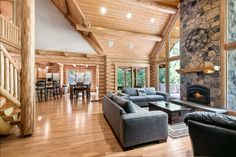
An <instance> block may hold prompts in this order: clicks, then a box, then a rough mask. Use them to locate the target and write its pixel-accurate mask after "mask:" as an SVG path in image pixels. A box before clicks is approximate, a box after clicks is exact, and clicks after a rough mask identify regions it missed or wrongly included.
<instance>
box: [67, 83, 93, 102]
mask: <svg viewBox="0 0 236 157" xmlns="http://www.w3.org/2000/svg"><path fill="white" fill-rule="evenodd" d="M77 86H78V84H77V83H70V98H71V99H73V97H74V95H75V94H76V92H75V88H76V87H77ZM90 86H91V83H83V86H82V87H83V94H82V98H84V91H86V96H87V98H88V97H89V96H90V90H88V89H89V88H90Z"/></svg>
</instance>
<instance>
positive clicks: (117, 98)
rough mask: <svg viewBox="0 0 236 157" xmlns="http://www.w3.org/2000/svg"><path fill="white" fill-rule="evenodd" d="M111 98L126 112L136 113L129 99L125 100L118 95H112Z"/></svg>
mask: <svg viewBox="0 0 236 157" xmlns="http://www.w3.org/2000/svg"><path fill="white" fill-rule="evenodd" d="M113 100H114V102H115V103H117V104H118V105H119V106H121V107H122V108H123V109H124V110H125V112H126V113H136V110H135V107H134V104H133V103H132V102H131V101H129V100H126V99H124V98H122V97H120V96H113Z"/></svg>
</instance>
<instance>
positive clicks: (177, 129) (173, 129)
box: [168, 123, 189, 138]
mask: <svg viewBox="0 0 236 157" xmlns="http://www.w3.org/2000/svg"><path fill="white" fill-rule="evenodd" d="M188 135H189V134H188V127H187V126H186V125H185V123H177V124H173V125H168V136H169V137H171V138H180V137H184V136H188Z"/></svg>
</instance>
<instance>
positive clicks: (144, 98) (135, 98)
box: [129, 95, 148, 102]
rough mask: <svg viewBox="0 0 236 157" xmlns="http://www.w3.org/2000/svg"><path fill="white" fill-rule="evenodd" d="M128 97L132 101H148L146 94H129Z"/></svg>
mask: <svg viewBox="0 0 236 157" xmlns="http://www.w3.org/2000/svg"><path fill="white" fill-rule="evenodd" d="M129 99H130V100H131V101H133V102H143V101H148V98H147V96H146V95H145V96H130V97H129Z"/></svg>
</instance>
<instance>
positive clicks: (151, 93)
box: [145, 87, 156, 95]
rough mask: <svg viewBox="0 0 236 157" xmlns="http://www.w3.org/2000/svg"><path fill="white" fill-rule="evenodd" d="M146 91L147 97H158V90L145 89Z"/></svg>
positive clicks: (152, 88)
mask: <svg viewBox="0 0 236 157" xmlns="http://www.w3.org/2000/svg"><path fill="white" fill-rule="evenodd" d="M145 91H146V94H147V95H156V90H155V88H154V87H150V88H145Z"/></svg>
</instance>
